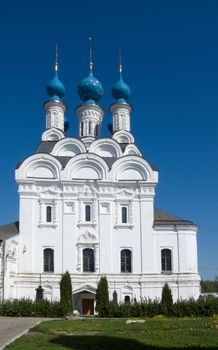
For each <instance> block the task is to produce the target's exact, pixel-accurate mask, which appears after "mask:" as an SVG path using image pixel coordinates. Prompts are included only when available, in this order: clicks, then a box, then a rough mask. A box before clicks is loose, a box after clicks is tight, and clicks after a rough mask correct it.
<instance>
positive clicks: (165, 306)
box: [161, 283, 173, 316]
mask: <svg viewBox="0 0 218 350" xmlns="http://www.w3.org/2000/svg"><path fill="white" fill-rule="evenodd" d="M172 306H173V296H172V292H171V289H170V287H169V286H168V284H167V283H165V284H164V286H163V289H162V296H161V311H162V314H164V315H165V316H167V315H170V314H171V313H172Z"/></svg>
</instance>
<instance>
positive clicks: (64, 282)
mask: <svg viewBox="0 0 218 350" xmlns="http://www.w3.org/2000/svg"><path fill="white" fill-rule="evenodd" d="M60 294H61V295H60V297H61V305H62V307H63V308H64V310H65V312H66V313H68V312H72V311H73V298H72V284H71V278H70V274H69V272H68V271H66V272H65V273H64V274H63V275H62V278H61V282H60Z"/></svg>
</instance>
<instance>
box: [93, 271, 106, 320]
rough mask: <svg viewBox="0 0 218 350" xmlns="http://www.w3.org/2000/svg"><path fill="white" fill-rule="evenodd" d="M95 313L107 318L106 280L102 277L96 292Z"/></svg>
mask: <svg viewBox="0 0 218 350" xmlns="http://www.w3.org/2000/svg"><path fill="white" fill-rule="evenodd" d="M96 311H97V312H98V315H99V316H100V317H107V316H108V313H109V294H108V283H107V278H106V277H105V276H102V277H101V279H100V281H99V282H98V287H97V290H96Z"/></svg>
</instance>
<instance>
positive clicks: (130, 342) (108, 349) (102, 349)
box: [50, 335, 218, 350]
mask: <svg viewBox="0 0 218 350" xmlns="http://www.w3.org/2000/svg"><path fill="white" fill-rule="evenodd" d="M50 343H52V344H56V345H61V346H62V347H65V348H66V349H73V350H122V349H125V350H160V349H167V347H161V346H160V347H159V346H153V345H149V344H148V345H146V344H142V343H140V342H138V341H137V340H134V339H126V338H118V337H108V336H85V335H84V336H64V335H60V336H57V337H56V338H55V339H52V340H50ZM170 349H181V347H177V348H176V347H170ZM182 349H188V350H191V349H194V350H197V349H199V346H188V347H184V348H182ZM206 349H207V350H217V349H218V347H207V348H206Z"/></svg>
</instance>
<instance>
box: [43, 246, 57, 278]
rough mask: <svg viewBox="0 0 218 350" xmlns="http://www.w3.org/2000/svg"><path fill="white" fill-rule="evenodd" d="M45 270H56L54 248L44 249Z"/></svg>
mask: <svg viewBox="0 0 218 350" xmlns="http://www.w3.org/2000/svg"><path fill="white" fill-rule="evenodd" d="M43 253H44V272H54V250H53V249H51V248H46V249H44V252H43Z"/></svg>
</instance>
